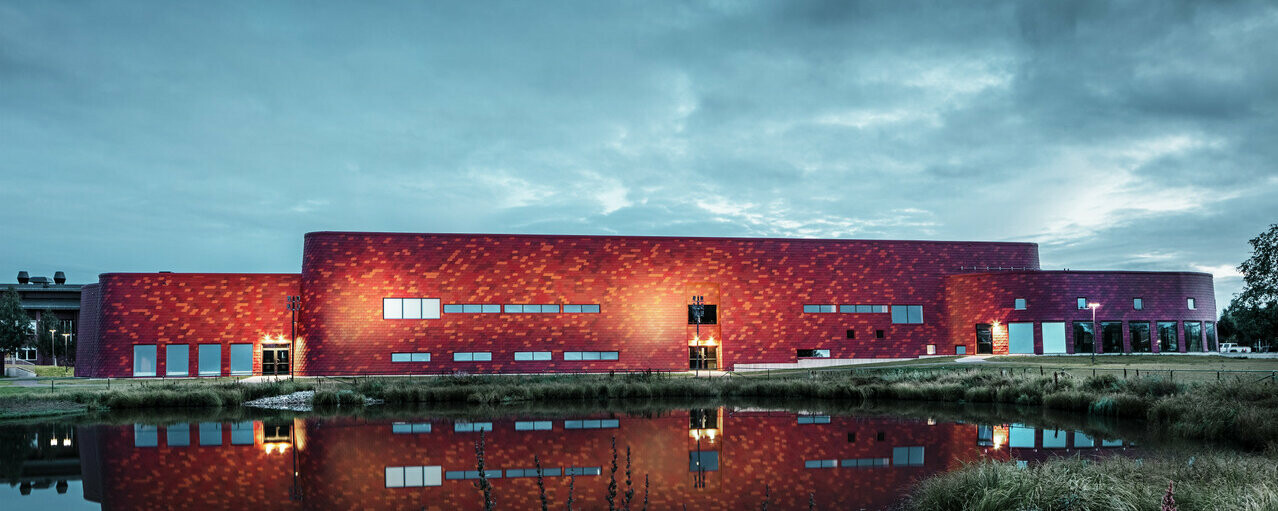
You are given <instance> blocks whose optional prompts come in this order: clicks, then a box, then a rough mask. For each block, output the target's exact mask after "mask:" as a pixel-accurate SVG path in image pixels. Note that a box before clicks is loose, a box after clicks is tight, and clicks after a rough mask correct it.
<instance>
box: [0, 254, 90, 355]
mask: <svg viewBox="0 0 1278 511" xmlns="http://www.w3.org/2000/svg"><path fill="white" fill-rule="evenodd" d="M80 288H81V286H80V285H79V284H67V276H66V274H65V273H63V272H56V273H54V274H53V279H52V280H50V279H49V278H48V277H31V276H30V275H29V274H28V273H27V272H25V271H20V272H18V282H17V283H16V284H0V293H4V292H7V291H8V290H9V289H14V290H17V292H18V299H19V300H21V301H22V310H24V311H26V312H27V315H28V316H30V317H31V323H32V325H33V326H34V325H36V324H38V323H39V321H40V320H41V319H42V317H43V316H44V315H45V314H47V313H50V312H52V313H53V314H54V315H55V316H56V317H57V318H58V324H59V325H60V326H59V328H58V331H57V334H56V335H57V340H58V345H59V346H62V345H64V344H65V345H67V346H74V345H73V344H71V343H73V342H75V340H76V334H77V333H78V327H79V323H80ZM62 334H69V335H68V336H67V337H63V335H62ZM68 351H71V350H68ZM14 355H15V358H16V359H17V360H20V361H23V362H30V363H33V364H50V363H52V358H51V357H43V356H39V355H38V354H37V353H36V348H35V338H32V339H31V342H30V343H29V344H27V345H26V346H23V347H22V348H20V349H18V352H17V353H15V354H14ZM63 360H64V361H63V362H59V365H66V363H65V358H64V357H63Z"/></svg>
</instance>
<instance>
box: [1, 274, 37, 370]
mask: <svg viewBox="0 0 1278 511" xmlns="http://www.w3.org/2000/svg"><path fill="white" fill-rule="evenodd" d="M30 340H31V318H30V317H27V312H26V311H24V310H22V298H21V297H19V296H18V291H17V290H16V289H13V288H9V289H8V290H7V291H5V293H4V296H2V297H0V373H3V372H4V356H5V355H7V354H9V353H16V352H17V351H18V348H21V347H22V346H23V345H24V344H26V343H27V341H30Z"/></svg>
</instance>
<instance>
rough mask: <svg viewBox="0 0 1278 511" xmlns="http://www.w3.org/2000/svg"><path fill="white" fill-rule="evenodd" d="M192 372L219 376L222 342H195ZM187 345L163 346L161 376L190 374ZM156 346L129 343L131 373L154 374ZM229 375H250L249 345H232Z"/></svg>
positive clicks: (251, 368) (251, 355)
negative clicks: (194, 370) (195, 353)
mask: <svg viewBox="0 0 1278 511" xmlns="http://www.w3.org/2000/svg"><path fill="white" fill-rule="evenodd" d="M196 346H198V348H197V349H198V353H197V357H196V367H195V369H196V371H197V373H196V374H198V375H200V376H222V345H221V344H198V345H196ZM190 349H191V345H189V344H167V345H165V346H164V375H165V376H190V375H191V358H190V354H191V351H190ZM157 361H158V359H157V356H156V346H155V345H154V344H134V345H133V376H139V377H141V376H156V366H157ZM230 365H231V367H230V374H231V375H248V374H253V345H252V344H232V345H231V357H230Z"/></svg>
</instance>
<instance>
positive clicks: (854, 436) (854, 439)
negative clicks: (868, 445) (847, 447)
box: [848, 433, 856, 444]
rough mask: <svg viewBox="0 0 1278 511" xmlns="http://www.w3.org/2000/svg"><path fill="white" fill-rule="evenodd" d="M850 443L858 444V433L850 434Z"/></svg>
mask: <svg viewBox="0 0 1278 511" xmlns="http://www.w3.org/2000/svg"><path fill="white" fill-rule="evenodd" d="M848 443H849V444H852V443H856V433H848Z"/></svg>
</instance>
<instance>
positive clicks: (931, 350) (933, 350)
mask: <svg viewBox="0 0 1278 511" xmlns="http://www.w3.org/2000/svg"><path fill="white" fill-rule="evenodd" d="M927 354H928V355H935V354H936V345H935V344H929V345H927Z"/></svg>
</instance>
